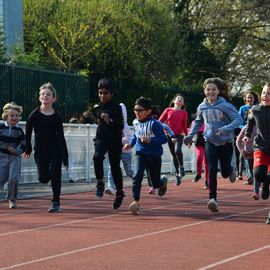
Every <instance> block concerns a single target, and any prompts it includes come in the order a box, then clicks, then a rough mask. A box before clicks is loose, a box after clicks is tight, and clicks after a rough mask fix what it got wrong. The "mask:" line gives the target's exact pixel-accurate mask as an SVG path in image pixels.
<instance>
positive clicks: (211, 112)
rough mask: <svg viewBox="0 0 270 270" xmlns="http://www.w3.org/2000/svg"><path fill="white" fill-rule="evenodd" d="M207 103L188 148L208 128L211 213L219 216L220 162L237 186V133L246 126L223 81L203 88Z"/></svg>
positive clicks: (201, 108) (212, 80) (188, 139)
mask: <svg viewBox="0 0 270 270" xmlns="http://www.w3.org/2000/svg"><path fill="white" fill-rule="evenodd" d="M203 88H204V94H205V96H206V97H205V99H204V101H203V102H202V103H201V104H200V105H199V107H198V109H197V117H196V119H195V120H194V126H193V127H192V129H191V131H190V133H189V135H188V136H187V137H185V139H184V142H185V144H187V145H188V144H190V143H191V142H192V138H193V136H194V135H195V134H196V133H197V132H198V131H199V130H200V128H201V127H202V125H203V123H204V124H205V130H204V139H205V155H206V162H207V164H208V184H209V199H210V200H209V202H208V209H209V210H210V211H211V212H218V211H219V206H218V203H217V172H218V161H220V167H221V168H220V169H221V175H222V177H224V178H227V177H229V180H230V182H232V183H233V182H235V180H236V171H235V168H234V167H233V166H232V165H231V163H232V157H233V136H234V134H233V131H234V129H235V128H236V127H238V126H239V125H241V124H242V119H241V117H240V115H239V113H238V111H237V110H236V108H235V107H234V106H233V105H232V104H231V103H229V102H228V100H229V96H228V92H229V89H228V86H227V84H226V82H225V81H223V80H221V79H220V78H209V79H207V80H205V81H204V84H203Z"/></svg>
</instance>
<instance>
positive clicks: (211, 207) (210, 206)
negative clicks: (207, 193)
mask: <svg viewBox="0 0 270 270" xmlns="http://www.w3.org/2000/svg"><path fill="white" fill-rule="evenodd" d="M207 207H208V209H209V210H210V211H211V212H218V211H219V209H218V203H217V201H216V200H215V199H211V200H210V201H209V202H208V204H207Z"/></svg>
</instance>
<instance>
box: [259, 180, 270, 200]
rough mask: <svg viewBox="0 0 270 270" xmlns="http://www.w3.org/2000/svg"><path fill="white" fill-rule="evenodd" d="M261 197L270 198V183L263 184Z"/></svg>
mask: <svg viewBox="0 0 270 270" xmlns="http://www.w3.org/2000/svg"><path fill="white" fill-rule="evenodd" d="M261 197H262V199H263V200H267V199H268V198H269V183H263V184H262V193H261Z"/></svg>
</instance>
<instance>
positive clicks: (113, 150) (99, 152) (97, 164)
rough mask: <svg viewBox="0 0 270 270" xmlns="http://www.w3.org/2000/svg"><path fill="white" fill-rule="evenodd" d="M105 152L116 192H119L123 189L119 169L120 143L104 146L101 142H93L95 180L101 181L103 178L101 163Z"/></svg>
mask: <svg viewBox="0 0 270 270" xmlns="http://www.w3.org/2000/svg"><path fill="white" fill-rule="evenodd" d="M107 152H108V157H109V162H110V167H111V171H112V176H113V180H114V183H115V187H116V190H117V191H121V190H122V189H123V177H122V171H121V167H120V159H121V152H122V143H118V144H117V143H115V144H109V143H108V144H106V143H104V142H101V141H96V142H95V153H94V157H93V161H94V169H95V174H96V178H97V180H102V179H103V177H104V168H103V161H104V159H105V154H106V153H107Z"/></svg>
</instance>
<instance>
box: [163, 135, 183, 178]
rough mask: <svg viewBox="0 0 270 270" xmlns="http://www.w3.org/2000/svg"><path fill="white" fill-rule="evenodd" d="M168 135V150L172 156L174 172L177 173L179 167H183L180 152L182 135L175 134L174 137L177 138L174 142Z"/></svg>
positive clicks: (181, 153)
mask: <svg viewBox="0 0 270 270" xmlns="http://www.w3.org/2000/svg"><path fill="white" fill-rule="evenodd" d="M167 137H168V145H169V149H170V152H171V154H172V157H173V164H174V167H175V172H176V173H177V174H179V167H183V165H184V162H183V152H182V145H183V135H177V136H175V139H177V142H176V143H173V142H172V139H171V137H170V136H167Z"/></svg>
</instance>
